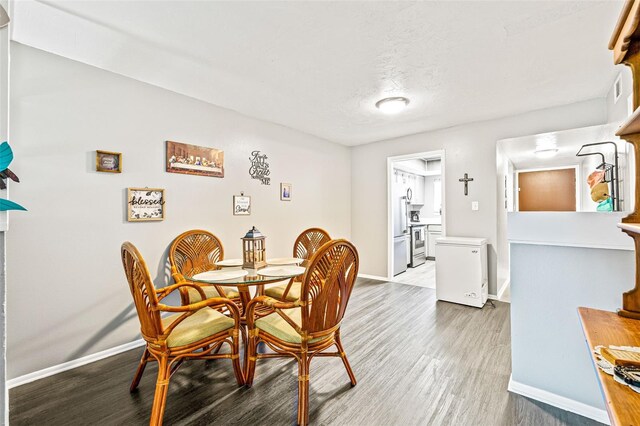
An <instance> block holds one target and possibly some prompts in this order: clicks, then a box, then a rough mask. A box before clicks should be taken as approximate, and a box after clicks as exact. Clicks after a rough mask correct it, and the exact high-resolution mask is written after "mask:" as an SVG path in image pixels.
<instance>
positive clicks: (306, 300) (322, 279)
mask: <svg viewBox="0 0 640 426" xmlns="http://www.w3.org/2000/svg"><path fill="white" fill-rule="evenodd" d="M358 263H359V260H358V252H357V250H356V248H355V247H354V246H353V245H352V244H351V243H350V242H348V241H346V240H333V241H331V242H329V243H327V244H325V245H323V246H322V247H321V248H320V249H319V250H318V251H317V252H316V254H314V255H313V257H312V258H311V260H310V264H309V267H308V269H307V272H306V273H305V274H304V277H303V281H302V297H301V298H300V299H298V300H297V301H295V302H284V301H279V300H276V299H273V298H271V297H268V296H259V297H257V298H255V299H254V300H252V301H251V302H250V303H249V306H248V309H247V310H248V313H247V325H248V327H249V342H248V344H247V347H246V349H245V379H246V385H247V386H251V385H252V384H253V378H254V375H255V369H256V361H257V360H258V359H260V358H278V357H293V358H296V360H297V361H298V424H301V425H306V424H307V423H308V421H309V365H310V363H311V360H312V359H313V357H315V356H337V357H340V358H341V359H342V362H343V363H344V366H345V368H346V369H347V374H348V375H349V379H350V380H351V385H352V386H355V385H356V378H355V375H354V374H353V371H352V370H351V366H350V365H349V361H348V360H347V355H346V354H345V351H344V348H343V346H342V342H341V341H340V323H341V322H342V318H343V317H344V313H345V310H346V308H347V303H348V302H349V296H350V295H351V290H352V289H353V285H354V283H355V280H356V276H357V275H358ZM257 305H265V306H268V307H271V308H272V309H274V310H275V312H274V313H272V314H269V315H267V316H264V317H261V318H257V319H256V318H255V317H254V310H255V308H256V306H257ZM260 342H264V343H265V344H266V345H267V346H268V347H270V348H271V349H273V350H274V351H275V353H258V352H257V347H258V344H259V343H260ZM333 345H335V346H336V348H337V351H336V352H324V351H325V350H326V349H328V348H330V347H331V346H333Z"/></svg>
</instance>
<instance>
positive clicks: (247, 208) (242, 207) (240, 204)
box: [233, 194, 251, 216]
mask: <svg viewBox="0 0 640 426" xmlns="http://www.w3.org/2000/svg"><path fill="white" fill-rule="evenodd" d="M233 214H234V216H249V215H250V214H251V197H248V196H246V195H244V194H243V195H234V196H233Z"/></svg>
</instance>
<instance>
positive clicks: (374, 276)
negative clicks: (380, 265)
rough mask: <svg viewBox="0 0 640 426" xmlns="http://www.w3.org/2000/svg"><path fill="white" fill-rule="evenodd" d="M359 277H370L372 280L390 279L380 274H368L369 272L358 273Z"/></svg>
mask: <svg viewBox="0 0 640 426" xmlns="http://www.w3.org/2000/svg"><path fill="white" fill-rule="evenodd" d="M358 277H359V278H368V279H370V280H378V281H389V278H387V277H381V276H378V275H368V274H358Z"/></svg>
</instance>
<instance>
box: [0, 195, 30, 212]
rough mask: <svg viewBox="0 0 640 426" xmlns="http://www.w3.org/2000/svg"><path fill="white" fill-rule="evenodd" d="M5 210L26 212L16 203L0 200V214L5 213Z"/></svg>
mask: <svg viewBox="0 0 640 426" xmlns="http://www.w3.org/2000/svg"><path fill="white" fill-rule="evenodd" d="M7 210H25V211H26V210H27V209H25V208H24V207H22V206H21V205H20V204H18V203H14V202H13V201H10V200H6V199H4V198H0V212H6V211H7Z"/></svg>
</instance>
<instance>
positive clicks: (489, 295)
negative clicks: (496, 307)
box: [487, 294, 500, 301]
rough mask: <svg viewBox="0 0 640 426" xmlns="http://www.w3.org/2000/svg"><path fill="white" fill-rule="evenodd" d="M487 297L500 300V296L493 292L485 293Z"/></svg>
mask: <svg viewBox="0 0 640 426" xmlns="http://www.w3.org/2000/svg"><path fill="white" fill-rule="evenodd" d="M487 299H491V300H497V301H500V298H499V297H498V296H496V295H495V294H487Z"/></svg>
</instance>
